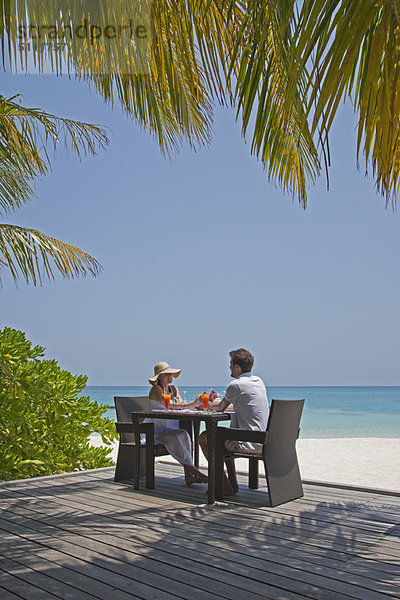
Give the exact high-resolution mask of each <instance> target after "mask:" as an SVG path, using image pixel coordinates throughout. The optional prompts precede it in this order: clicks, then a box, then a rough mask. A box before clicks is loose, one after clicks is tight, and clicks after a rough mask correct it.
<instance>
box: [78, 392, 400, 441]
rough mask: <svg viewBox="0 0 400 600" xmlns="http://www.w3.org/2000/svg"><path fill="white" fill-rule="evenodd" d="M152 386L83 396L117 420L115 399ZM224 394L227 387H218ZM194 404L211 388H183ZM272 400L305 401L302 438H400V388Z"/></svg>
mask: <svg viewBox="0 0 400 600" xmlns="http://www.w3.org/2000/svg"><path fill="white" fill-rule="evenodd" d="M149 389H150V388H149V387H148V386H146V387H139V386H132V387H128V386H121V387H112V386H106V387H100V386H88V387H86V389H85V390H84V392H82V395H85V396H90V397H91V399H92V400H95V401H96V402H99V403H100V404H106V405H107V406H109V408H108V410H107V416H109V417H110V418H112V419H115V410H114V407H113V404H114V396H146V395H147V394H148V392H149ZM213 389H214V390H215V391H216V392H219V394H220V395H223V393H224V390H225V388H223V387H214V388H213ZM179 390H180V393H181V396H182V398H183V397H184V391H186V400H187V401H188V402H190V401H191V400H193V399H194V398H195V397H196V396H197V394H199V393H201V392H202V391H209V390H210V388H209V387H208V388H207V387H186V388H184V387H182V386H180V387H179ZM267 393H268V399H269V400H271V399H272V398H277V399H279V398H284V399H294V398H305V400H306V402H305V407H304V412H303V417H302V421H301V434H300V437H302V438H341V437H348V438H354V437H377V438H398V437H400V387H267Z"/></svg>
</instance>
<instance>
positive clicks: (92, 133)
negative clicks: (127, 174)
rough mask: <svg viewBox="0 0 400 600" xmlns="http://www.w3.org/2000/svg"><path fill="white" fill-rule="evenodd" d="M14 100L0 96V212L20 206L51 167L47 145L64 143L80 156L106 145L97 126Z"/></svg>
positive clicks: (107, 141) (106, 139)
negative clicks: (37, 181) (36, 181)
mask: <svg viewBox="0 0 400 600" xmlns="http://www.w3.org/2000/svg"><path fill="white" fill-rule="evenodd" d="M15 98H17V97H16V96H14V97H13V98H8V99H6V98H4V97H3V96H0V176H1V177H2V179H1V182H0V213H3V214H4V213H5V212H7V211H9V210H12V209H14V208H16V207H17V206H20V205H21V204H22V203H23V202H26V201H27V200H28V199H29V196H30V194H31V192H32V189H31V186H30V182H31V181H32V180H33V179H34V178H35V177H37V176H38V175H44V174H45V173H46V171H47V169H48V166H49V164H50V159H49V156H48V152H47V146H48V142H50V143H51V144H52V145H53V147H54V149H57V147H58V145H60V144H61V143H63V144H64V145H66V146H70V147H71V148H72V150H73V151H74V152H75V153H76V154H77V155H78V156H80V155H81V154H95V153H96V151H97V149H99V148H103V147H104V146H106V145H107V144H108V143H109V140H108V137H107V134H106V132H105V130H104V129H102V128H101V127H99V126H98V125H93V124H90V123H81V122H79V121H73V120H71V119H64V118H61V117H57V116H55V115H52V114H49V113H46V112H44V111H43V110H40V109H37V108H27V107H25V106H22V105H21V104H18V103H17V102H15V101H14V100H15Z"/></svg>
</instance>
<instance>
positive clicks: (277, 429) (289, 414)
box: [267, 398, 304, 445]
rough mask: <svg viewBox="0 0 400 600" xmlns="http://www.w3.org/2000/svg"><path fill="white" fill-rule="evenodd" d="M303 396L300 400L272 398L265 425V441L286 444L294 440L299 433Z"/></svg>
mask: <svg viewBox="0 0 400 600" xmlns="http://www.w3.org/2000/svg"><path fill="white" fill-rule="evenodd" d="M303 406H304V398H303V399H301V400H272V402H271V409H270V411H269V418H268V425H267V431H268V436H267V442H269V443H270V444H279V445H280V444H282V445H284V444H287V443H290V442H295V441H296V440H297V437H298V434H299V426H300V419H301V414H302V412H303Z"/></svg>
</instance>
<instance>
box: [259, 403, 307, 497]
mask: <svg viewBox="0 0 400 600" xmlns="http://www.w3.org/2000/svg"><path fill="white" fill-rule="evenodd" d="M303 406H304V399H302V400H272V403H271V410H270V414H269V419H268V425H267V431H268V433H267V439H266V442H265V445H264V452H263V458H264V465H265V470H266V475H267V479H268V488H269V492H270V498H271V503H272V506H275V505H277V504H281V502H287V501H288V500H289V499H292V498H299V497H300V496H302V495H303V491H302V487H301V479H300V472H299V465H298V462H297V455H296V447H295V445H296V440H297V437H298V434H299V426H300V419H301V414H302V412H303Z"/></svg>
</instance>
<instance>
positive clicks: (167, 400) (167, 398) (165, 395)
mask: <svg viewBox="0 0 400 600" xmlns="http://www.w3.org/2000/svg"><path fill="white" fill-rule="evenodd" d="M162 397H163V398H164V404H165V409H166V410H168V409H169V403H170V401H171V394H169V393H168V392H167V391H164V392H163V393H162Z"/></svg>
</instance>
